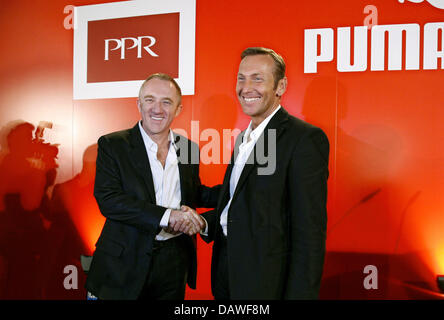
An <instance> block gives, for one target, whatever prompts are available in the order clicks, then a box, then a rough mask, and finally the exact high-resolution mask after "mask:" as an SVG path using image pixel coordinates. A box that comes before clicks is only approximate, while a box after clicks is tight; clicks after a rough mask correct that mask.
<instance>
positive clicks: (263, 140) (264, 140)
mask: <svg viewBox="0 0 444 320" xmlns="http://www.w3.org/2000/svg"><path fill="white" fill-rule="evenodd" d="M287 120H288V113H287V111H286V110H285V109H284V108H283V107H281V109H280V110H279V111H278V112H276V114H275V115H274V116H273V117H272V118H271V119H270V122H268V124H267V126H266V127H265V129H264V131H263V132H262V134H261V135H260V137H259V139H258V141H257V142H256V144H255V146H254V148H253V150H252V151H251V153H250V155H249V157H248V160H247V162H246V163H245V166H244V169H243V170H242V173H241V176H240V177H239V181H238V182H237V185H236V190H235V192H234V195H233V200H232V201H234V200H235V199H236V197H237V195H238V194H239V191H240V190H241V189H242V186H243V185H244V183H245V181H246V180H247V178H248V176H249V175H250V174H251V172H252V171H253V169H255V168H256V167H257V166H258V162H257V159H256V150H257V146H258V144H262V145H263V146H264V148H263V151H262V152H265V153H268V151H267V147H268V139H269V137H268V136H269V131H268V130H270V129H274V130H276V141H275V143H276V144H277V141H278V140H279V137H280V135H281V134H282V133H283V132H284V131H285V122H286V121H287ZM241 142H242V140H241ZM271 143H273V141H272V142H271ZM237 148H239V145H238V146H237ZM235 150H237V151H238V150H239V149H235ZM262 152H261V153H262ZM276 153H277V148H276ZM275 156H276V155H275ZM230 176H231V174H230ZM228 184H229V181H228Z"/></svg>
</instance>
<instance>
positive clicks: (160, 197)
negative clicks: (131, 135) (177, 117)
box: [139, 121, 181, 241]
mask: <svg viewBox="0 0 444 320" xmlns="http://www.w3.org/2000/svg"><path fill="white" fill-rule="evenodd" d="M139 129H140V133H141V134H142V138H143V142H144V144H145V148H146V152H147V154H148V159H149V161H150V167H151V174H152V176H153V183H154V192H155V194H156V204H157V205H158V206H162V207H165V208H168V209H167V210H166V211H165V213H164V215H163V216H162V219H161V220H160V227H162V228H165V227H167V226H168V221H169V219H170V214H171V210H172V209H175V210H180V200H181V192H180V176H179V166H178V159H177V153H176V150H177V146H176V144H175V143H174V135H173V132H172V131H171V130H170V133H169V141H170V146H169V149H168V155H167V157H166V160H165V167H163V166H162V163H161V162H160V161H159V160H158V159H157V150H158V147H157V143H155V142H154V141H153V140H152V139H151V138H150V136H149V135H148V134H147V133H146V132H145V130H144V129H143V127H142V124H141V121H139ZM178 235H180V234H178ZM178 235H173V234H171V233H168V232H166V231H164V230H163V229H162V230H161V231H160V233H159V234H157V235H156V240H161V241H162V240H168V239H170V238H173V237H176V236H178Z"/></svg>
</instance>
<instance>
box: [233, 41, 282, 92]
mask: <svg viewBox="0 0 444 320" xmlns="http://www.w3.org/2000/svg"><path fill="white" fill-rule="evenodd" d="M256 55H268V56H270V57H272V58H273V61H274V72H273V74H274V87H275V89H276V88H277V85H278V82H279V80H281V79H283V78H284V77H285V61H284V59H283V58H282V56H281V55H279V54H277V53H276V52H275V51H274V50H272V49H268V48H263V47H251V48H247V49H245V50H244V51H242V53H241V60H242V59H244V58H245V57H247V56H256Z"/></svg>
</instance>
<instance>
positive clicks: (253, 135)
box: [242, 105, 281, 143]
mask: <svg viewBox="0 0 444 320" xmlns="http://www.w3.org/2000/svg"><path fill="white" fill-rule="evenodd" d="M280 108H281V105H278V107H277V108H276V110H274V111H273V113H272V114H270V115H269V116H268V117H266V118H265V119H264V120H263V121H262V122H261V123H260V124H259V125H258V126H257V127H256V129H254V130H252V125H253V121H250V124H249V125H248V128H247V130H246V131H245V134H244V136H243V138H242V143H244V142H247V141H248V137H249V136H250V138H251V139H252V140H253V141H254V142H256V141H257V139H259V137H260V136H261V134H262V132H264V130H265V127H266V126H267V124H268V123H269V122H270V120H271V118H273V116H274V115H275V114H276V112H278V111H279V109H280Z"/></svg>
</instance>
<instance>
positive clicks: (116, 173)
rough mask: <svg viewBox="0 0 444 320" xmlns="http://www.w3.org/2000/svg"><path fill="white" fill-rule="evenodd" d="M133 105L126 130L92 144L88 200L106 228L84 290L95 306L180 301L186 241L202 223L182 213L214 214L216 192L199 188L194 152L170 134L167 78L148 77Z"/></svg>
mask: <svg viewBox="0 0 444 320" xmlns="http://www.w3.org/2000/svg"><path fill="white" fill-rule="evenodd" d="M137 106H138V109H139V111H140V115H141V118H142V120H141V121H139V122H138V123H137V124H136V125H135V126H134V127H133V128H131V129H128V130H123V131H119V132H114V133H110V134H108V135H105V136H102V137H100V139H99V140H98V155H97V166H96V167H97V169H96V179H95V185H94V196H95V197H96V200H97V203H98V205H99V208H100V211H101V213H102V214H103V215H104V216H105V217H106V222H105V225H104V227H103V230H102V233H101V235H100V237H99V240H98V241H97V244H96V250H95V252H94V256H93V260H92V263H91V267H90V270H89V273H88V278H87V282H86V288H87V289H88V291H89V292H91V293H92V294H93V295H95V296H97V297H98V298H99V299H174V300H177V299H183V298H184V295H185V285H186V283H187V282H188V285H189V286H190V287H191V288H195V286H196V265H197V261H196V248H195V239H193V238H192V237H190V236H192V235H194V234H195V233H196V232H198V231H200V230H201V229H202V227H203V226H204V222H203V220H202V218H201V217H200V216H199V215H197V214H196V213H195V212H192V211H185V210H181V207H182V208H183V206H185V205H186V206H187V208H188V207H192V208H196V207H215V205H216V201H217V196H218V188H217V187H216V188H213V189H210V188H207V187H205V186H203V185H201V183H200V179H199V163H198V162H197V163H192V162H191V159H195V158H196V156H194V157H193V156H192V155H193V152H197V153H198V152H199V149H198V146H197V145H196V144H195V143H193V142H191V141H189V140H188V139H186V138H185V137H183V136H180V135H177V134H175V133H174V132H173V131H172V130H170V126H171V123H172V122H173V120H174V118H175V117H177V116H178V115H179V113H180V111H181V110H182V103H181V90H180V87H179V86H178V85H177V83H176V82H175V81H174V79H173V78H171V77H170V76H168V75H166V74H153V75H151V76H150V77H148V79H147V80H146V81H145V82H144V83H143V84H142V86H141V88H140V92H139V99H138V100H137ZM179 155H180V156H179ZM184 155H185V156H184Z"/></svg>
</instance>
